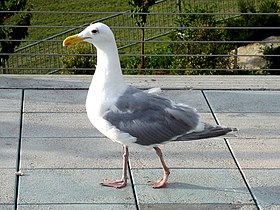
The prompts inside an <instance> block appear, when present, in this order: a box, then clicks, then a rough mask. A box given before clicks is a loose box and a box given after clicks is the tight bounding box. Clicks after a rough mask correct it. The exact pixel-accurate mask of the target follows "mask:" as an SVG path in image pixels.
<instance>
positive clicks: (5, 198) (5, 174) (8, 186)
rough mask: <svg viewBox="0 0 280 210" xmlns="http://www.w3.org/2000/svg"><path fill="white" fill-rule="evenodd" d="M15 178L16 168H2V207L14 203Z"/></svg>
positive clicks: (0, 198) (0, 180) (0, 195)
mask: <svg viewBox="0 0 280 210" xmlns="http://www.w3.org/2000/svg"><path fill="white" fill-rule="evenodd" d="M15 178H16V177H15V170H14V169H0V186H1V187H0V208H1V206H2V205H8V204H9V205H8V207H9V206H11V205H12V204H14V193H15V189H14V187H15Z"/></svg>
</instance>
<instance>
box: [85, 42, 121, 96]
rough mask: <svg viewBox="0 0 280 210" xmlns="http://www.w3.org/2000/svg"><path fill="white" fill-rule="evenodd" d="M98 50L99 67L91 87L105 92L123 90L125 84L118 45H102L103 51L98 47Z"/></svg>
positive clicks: (109, 43) (97, 66)
mask: <svg viewBox="0 0 280 210" xmlns="http://www.w3.org/2000/svg"><path fill="white" fill-rule="evenodd" d="M96 49H97V65H96V70H95V73H94V76H93V79H92V84H91V85H93V86H94V88H98V89H99V90H101V89H102V91H105V92H107V91H108V92H109V91H113V90H117V89H119V88H123V87H124V86H125V83H124V81H123V76H122V71H121V66H120V60H119V55H118V50H117V46H116V43H115V42H108V43H102V49H101V48H99V47H98V46H96ZM98 84H99V85H98Z"/></svg>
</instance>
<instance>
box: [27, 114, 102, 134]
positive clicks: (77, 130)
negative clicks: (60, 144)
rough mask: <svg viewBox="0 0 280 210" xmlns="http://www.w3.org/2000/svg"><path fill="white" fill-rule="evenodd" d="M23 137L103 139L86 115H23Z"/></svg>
mask: <svg viewBox="0 0 280 210" xmlns="http://www.w3.org/2000/svg"><path fill="white" fill-rule="evenodd" d="M23 116H24V117H23V123H24V124H23V133H22V136H23V137H96V136H97V137H103V135H102V134H101V133H99V132H98V131H97V130H96V129H95V128H94V127H93V125H91V123H90V121H89V120H88V118H87V115H86V113H24V115H23Z"/></svg>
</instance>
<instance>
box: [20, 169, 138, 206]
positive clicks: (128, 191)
mask: <svg viewBox="0 0 280 210" xmlns="http://www.w3.org/2000/svg"><path fill="white" fill-rule="evenodd" d="M23 173H24V174H25V175H24V176H21V177H20V185H19V199H18V204H19V205H27V204H29V205H34V204H48V205H50V204H70V203H75V204H104V203H106V204H134V196H133V192H132V187H131V184H130V180H128V186H127V187H126V188H123V189H113V188H110V187H103V186H101V185H100V184H99V183H100V181H102V180H103V179H104V178H110V179H113V178H119V177H120V175H121V170H120V169H115V170H113V169H111V170H102V169H38V170H24V171H23Z"/></svg>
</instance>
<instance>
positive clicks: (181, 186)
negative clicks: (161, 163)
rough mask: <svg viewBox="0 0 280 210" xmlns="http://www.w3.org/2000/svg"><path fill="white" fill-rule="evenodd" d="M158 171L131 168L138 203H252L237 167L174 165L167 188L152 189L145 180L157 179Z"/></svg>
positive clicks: (159, 171)
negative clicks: (175, 166) (208, 167)
mask: <svg viewBox="0 0 280 210" xmlns="http://www.w3.org/2000/svg"><path fill="white" fill-rule="evenodd" d="M161 175H162V171H161V170H159V169H138V170H137V169H134V170H133V177H134V180H135V184H136V193H137V198H138V202H139V204H140V205H147V204H229V203H230V204H232V205H236V204H238V205H253V204H254V203H253V201H252V197H251V196H250V193H249V191H248V190H247V188H246V186H245V184H244V182H243V180H242V178H241V176H240V174H239V172H238V170H233V169H175V170H173V172H172V174H171V176H170V179H169V183H168V184H167V186H166V188H162V189H160V190H155V189H152V187H151V186H149V184H147V182H148V181H150V180H157V179H158V178H159V177H160V176H161Z"/></svg>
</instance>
